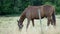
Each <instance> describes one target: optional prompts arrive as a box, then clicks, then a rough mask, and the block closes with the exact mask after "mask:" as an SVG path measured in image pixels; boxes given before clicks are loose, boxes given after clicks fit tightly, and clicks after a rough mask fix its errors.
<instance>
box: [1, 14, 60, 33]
mask: <svg viewBox="0 0 60 34" xmlns="http://www.w3.org/2000/svg"><path fill="white" fill-rule="evenodd" d="M18 19H19V16H9V17H6V16H0V34H41V30H40V28H41V27H40V22H39V20H34V22H35V27H33V26H32V23H31V21H30V25H29V27H28V30H27V32H26V24H27V19H25V20H24V22H23V24H24V27H23V29H22V31H19V28H18V25H17V24H18V23H17V20H18ZM42 24H43V32H44V34H60V15H56V24H57V25H56V29H54V28H53V27H52V25H50V26H49V29H48V30H46V26H47V19H46V18H44V19H42Z"/></svg>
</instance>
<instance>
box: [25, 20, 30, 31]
mask: <svg viewBox="0 0 60 34" xmlns="http://www.w3.org/2000/svg"><path fill="white" fill-rule="evenodd" d="M29 24H30V20H29V19H28V21H27V26H26V30H27V29H28V26H29Z"/></svg>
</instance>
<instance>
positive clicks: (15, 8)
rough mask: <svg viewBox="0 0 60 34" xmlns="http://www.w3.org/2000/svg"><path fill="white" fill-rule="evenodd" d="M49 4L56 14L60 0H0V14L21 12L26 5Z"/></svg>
mask: <svg viewBox="0 0 60 34" xmlns="http://www.w3.org/2000/svg"><path fill="white" fill-rule="evenodd" d="M43 4H51V5H54V6H55V7H56V14H59V13H60V0H0V15H6V14H21V13H22V12H23V11H24V9H25V8H26V7H28V6H29V5H31V6H40V5H43Z"/></svg>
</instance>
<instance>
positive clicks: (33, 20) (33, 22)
mask: <svg viewBox="0 0 60 34" xmlns="http://www.w3.org/2000/svg"><path fill="white" fill-rule="evenodd" d="M32 25H33V27H34V19H32Z"/></svg>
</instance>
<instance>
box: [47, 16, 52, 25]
mask: <svg viewBox="0 0 60 34" xmlns="http://www.w3.org/2000/svg"><path fill="white" fill-rule="evenodd" d="M50 20H51V18H50V17H48V22H47V26H49V25H50Z"/></svg>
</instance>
